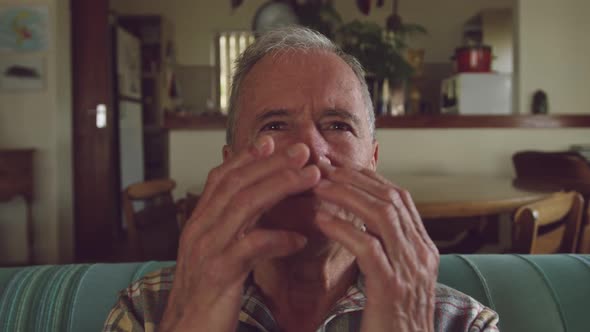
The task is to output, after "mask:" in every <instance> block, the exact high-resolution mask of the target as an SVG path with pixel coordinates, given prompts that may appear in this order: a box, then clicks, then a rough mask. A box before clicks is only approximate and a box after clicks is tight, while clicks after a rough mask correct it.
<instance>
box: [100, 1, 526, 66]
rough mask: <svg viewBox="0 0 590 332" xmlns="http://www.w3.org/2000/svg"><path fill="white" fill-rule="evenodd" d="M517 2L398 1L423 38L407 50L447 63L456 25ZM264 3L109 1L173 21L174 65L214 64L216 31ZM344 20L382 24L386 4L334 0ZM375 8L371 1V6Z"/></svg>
mask: <svg viewBox="0 0 590 332" xmlns="http://www.w3.org/2000/svg"><path fill="white" fill-rule="evenodd" d="M515 1H516V0H476V1H474V0H445V1H440V0H412V1H401V2H400V8H399V11H400V14H401V16H402V18H403V19H404V21H406V22H411V23H419V24H422V25H423V26H424V27H425V28H426V29H427V30H428V31H429V34H428V35H427V36H422V37H418V38H416V39H414V40H413V42H412V46H415V47H423V48H425V49H426V55H425V57H426V61H429V62H447V61H449V58H450V56H451V55H453V53H454V50H455V47H456V46H457V45H459V44H460V43H461V38H462V34H461V27H462V25H463V23H465V22H466V21H467V20H468V19H470V18H471V17H473V16H474V15H476V14H477V13H478V12H479V11H480V10H481V9H482V8H512V7H513V6H514V5H515ZM265 2H266V0H246V1H244V2H243V4H242V5H241V6H240V7H239V8H238V9H236V10H234V11H232V9H231V8H230V1H225V0H219V1H203V0H200V1H199V0H167V1H161V0H110V6H111V8H112V9H113V10H115V11H116V12H119V13H127V14H160V15H163V16H164V17H166V18H167V19H169V20H171V21H172V22H173V23H174V30H175V33H176V38H175V39H176V45H177V54H178V59H177V60H178V62H179V63H181V64H200V65H207V64H210V65H213V64H214V58H213V57H212V45H213V35H214V33H215V32H216V31H220V30H241V29H250V27H251V22H252V18H253V17H254V14H255V13H256V10H257V9H258V7H260V5H262V4H263V3H265ZM334 6H335V8H336V10H337V11H338V12H339V13H340V15H341V16H342V19H343V21H344V22H349V21H351V20H353V19H360V20H373V21H375V22H377V23H379V24H381V25H383V24H384V23H385V20H386V18H387V17H388V16H389V14H390V13H391V0H388V1H385V5H384V7H383V8H375V7H373V8H372V10H371V14H370V15H369V16H364V15H363V14H362V13H361V12H360V11H359V10H358V9H357V8H356V2H355V1H354V0H338V1H334ZM373 6H375V2H373Z"/></svg>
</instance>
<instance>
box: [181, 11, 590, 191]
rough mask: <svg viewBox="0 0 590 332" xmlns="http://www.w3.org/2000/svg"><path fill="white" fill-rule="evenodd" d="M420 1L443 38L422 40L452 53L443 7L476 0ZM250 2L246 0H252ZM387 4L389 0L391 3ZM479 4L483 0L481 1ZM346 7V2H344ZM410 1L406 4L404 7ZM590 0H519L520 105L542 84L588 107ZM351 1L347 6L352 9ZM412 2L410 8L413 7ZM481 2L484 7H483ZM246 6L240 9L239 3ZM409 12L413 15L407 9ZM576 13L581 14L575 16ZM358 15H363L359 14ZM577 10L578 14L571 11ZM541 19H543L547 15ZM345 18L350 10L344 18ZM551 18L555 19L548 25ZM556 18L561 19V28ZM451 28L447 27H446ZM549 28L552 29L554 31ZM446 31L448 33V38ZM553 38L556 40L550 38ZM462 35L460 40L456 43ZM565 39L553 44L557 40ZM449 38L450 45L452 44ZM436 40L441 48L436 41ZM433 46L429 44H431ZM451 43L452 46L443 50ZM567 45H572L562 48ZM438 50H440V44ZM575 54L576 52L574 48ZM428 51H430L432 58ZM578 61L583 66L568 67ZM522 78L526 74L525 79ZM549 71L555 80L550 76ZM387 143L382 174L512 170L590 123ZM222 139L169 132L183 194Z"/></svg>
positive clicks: (398, 137) (562, 102)
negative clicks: (516, 157)
mask: <svg viewBox="0 0 590 332" xmlns="http://www.w3.org/2000/svg"><path fill="white" fill-rule="evenodd" d="M425 1H426V0H421V1H404V2H401V6H402V7H401V8H400V9H401V13H402V15H403V16H404V18H406V17H407V20H408V21H416V22H419V23H423V24H425V25H427V28H428V29H429V30H430V31H431V37H432V36H433V35H432V34H433V32H437V33H438V32H439V31H446V32H444V33H441V37H440V38H438V37H437V38H432V39H430V40H421V41H419V42H421V43H422V42H423V43H425V44H424V45H427V44H428V43H431V45H432V46H431V47H432V51H430V52H429V51H428V49H427V54H428V53H430V57H431V58H430V60H428V61H438V59H445V57H447V56H448V54H449V52H452V48H453V47H454V46H453V47H452V45H454V44H453V43H449V40H452V39H453V38H455V37H451V35H452V36H459V35H460V32H459V31H460V30H459V29H460V25H459V22H461V23H462V22H463V21H464V20H462V19H461V20H457V25H456V27H455V28H454V29H456V30H454V31H453V30H452V29H451V30H445V28H443V27H442V25H443V24H444V22H445V20H449V18H448V16H445V15H444V13H446V12H445V10H451V11H455V12H459V13H462V14H461V15H464V16H465V17H467V18H468V17H470V16H471V15H472V14H475V13H476V12H477V8H473V7H470V6H475V5H474V3H475V1H459V0H454V1H444V2H443V1H429V3H430V4H432V5H433V6H436V8H435V9H431V8H433V7H431V8H429V10H424V9H423V8H424V3H425ZM246 3H248V2H246ZM388 3H389V2H388ZM478 3H479V2H478ZM509 3H510V1H508V2H502V3H501V2H496V1H486V6H488V5H489V6H490V7H493V6H498V7H505V6H506V5H507V4H509ZM337 4H338V6H339V7H338V9H339V11H340V12H341V13H343V16H345V15H344V13H352V14H350V16H349V18H350V17H353V16H354V15H353V14H354V10H353V9H354V7H353V5H354V3H353V1H350V4H349V2H348V1H338V2H337ZM340 6H342V7H340ZM404 6H407V7H404ZM589 6H590V2H586V1H585V0H568V1H560V2H557V1H551V0H541V1H539V0H520V3H519V5H518V7H517V8H516V9H517V10H516V15H515V18H516V19H517V22H518V23H517V27H518V33H519V34H518V35H517V38H516V39H517V40H516V44H517V45H518V48H517V49H516V50H515V51H516V53H517V54H518V56H519V60H520V63H521V64H520V66H516V68H515V70H517V71H518V70H520V71H521V73H520V76H518V77H517V78H516V82H518V83H517V88H518V89H519V90H520V91H522V94H521V98H520V99H519V100H518V102H517V103H518V105H520V107H521V108H522V109H523V110H526V109H528V103H529V99H530V96H531V93H532V91H533V90H534V89H536V88H537V87H539V86H540V87H543V88H544V89H546V90H547V92H548V93H549V99H550V103H551V112H553V113H559V112H561V113H575V112H574V110H576V112H579V113H581V112H583V111H585V112H586V113H590V108H588V107H587V105H590V102H589V100H588V98H590V93H588V92H587V91H582V89H587V88H586V86H587V81H588V78H590V68H589V66H590V62H589V61H588V60H587V59H590V46H589V45H587V44H586V43H583V42H582V41H583V40H585V38H582V37H583V36H582V34H583V33H584V32H585V31H590V29H588V24H589V23H587V21H583V20H582V15H583V13H588V12H589V10H588V9H589ZM346 8H348V9H346ZM410 8H412V9H410ZM478 8H482V7H478ZM240 10H241V9H240ZM406 13H407V14H406ZM574 13H576V14H575V15H574ZM419 14H420V15H429V20H428V21H425V22H421V21H420V20H418V19H416V18H415V16H412V15H419ZM355 15H356V16H360V15H361V14H358V13H357V14H355ZM572 15H573V16H572ZM385 16H387V14H386V13H377V11H374V12H373V15H372V16H371V18H374V19H376V20H377V21H378V22H381V21H383V19H384V17H385ZM541 18H545V20H542V19H541ZM344 19H345V20H347V16H345V17H344ZM548 22H551V24H548ZM556 24H559V25H560V26H559V27H558V28H556ZM446 29H448V28H446ZM548 31H550V32H548ZM444 36H446V37H444ZM549 41H551V42H549ZM458 42H459V41H457V43H458ZM554 42H555V43H557V44H558V45H559V47H558V48H553V46H552V45H553V43H554ZM450 45H451V46H450ZM435 46H437V47H438V48H437V47H435ZM429 47H430V46H429ZM445 47H446V48H447V49H446V50H445ZM564 47H568V48H564ZM434 49H439V50H440V51H434ZM563 49H572V50H574V51H573V52H571V53H568V54H567V55H562V56H564V57H566V58H567V59H568V60H570V61H571V62H570V63H560V62H558V61H557V59H560V56H559V55H560V54H563V53H564V52H563ZM573 53H575V54H573ZM428 57H429V56H427V59H428ZM573 66H576V68H578V69H579V71H575V70H572V69H570V68H571V67H573ZM519 77H520V78H519ZM549 78H551V79H549ZM378 139H379V141H380V143H381V149H380V152H381V157H380V161H379V169H380V170H381V171H382V172H384V173H392V172H406V173H461V174H466V173H469V174H488V175H503V176H512V174H513V173H512V165H511V159H510V158H511V156H512V154H513V153H514V152H515V151H518V150H523V149H545V150H563V149H568V148H569V146H570V145H571V144H575V143H588V142H589V140H590V128H586V129H440V130H439V129H436V130H435V129H412V130H400V129H382V130H379V131H378ZM223 143H224V136H223V132H222V131H192V132H191V131H172V133H171V140H170V144H171V149H170V162H171V176H172V177H173V178H174V179H176V180H177V181H178V183H179V186H178V188H177V191H176V195H177V196H181V195H183V194H184V193H185V192H186V189H187V188H188V187H190V186H192V185H194V186H197V187H200V186H202V185H203V183H204V181H205V179H206V175H207V173H208V171H209V169H210V168H211V167H213V166H214V165H217V164H218V163H219V162H221V152H220V149H221V146H222V145H223Z"/></svg>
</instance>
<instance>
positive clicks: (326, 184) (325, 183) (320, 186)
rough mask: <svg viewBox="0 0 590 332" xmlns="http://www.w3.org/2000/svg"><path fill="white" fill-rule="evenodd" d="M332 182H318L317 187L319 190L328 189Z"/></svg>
mask: <svg viewBox="0 0 590 332" xmlns="http://www.w3.org/2000/svg"><path fill="white" fill-rule="evenodd" d="M330 185H331V184H330V181H327V180H320V182H318V185H317V187H318V188H328V187H329V186H330Z"/></svg>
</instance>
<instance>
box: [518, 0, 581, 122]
mask: <svg viewBox="0 0 590 332" xmlns="http://www.w3.org/2000/svg"><path fill="white" fill-rule="evenodd" d="M518 11H519V13H520V19H519V27H518V29H519V35H520V38H519V42H520V47H519V57H520V61H518V63H519V67H520V69H519V71H520V74H519V75H520V79H519V81H518V83H519V93H520V109H521V112H522V110H529V109H530V101H531V98H532V95H533V93H534V91H536V90H537V89H543V90H545V92H546V93H547V95H548V97H549V107H550V110H549V112H550V113H578V114H579V113H586V114H588V113H590V93H588V81H589V78H590V60H589V59H590V43H588V32H589V31H590V20H588V13H590V1H587V0H567V1H555V0H520V1H519V8H518Z"/></svg>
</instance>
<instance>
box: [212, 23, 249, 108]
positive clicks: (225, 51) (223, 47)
mask: <svg viewBox="0 0 590 332" xmlns="http://www.w3.org/2000/svg"><path fill="white" fill-rule="evenodd" d="M253 42H254V33H252V32H251V31H227V32H221V33H219V34H218V35H217V40H216V43H215V48H216V50H217V52H216V53H217V68H218V73H219V100H218V101H219V108H220V110H221V113H223V114H227V110H228V106H229V94H230V91H231V79H232V76H233V74H234V71H235V68H234V63H235V61H236V59H237V58H238V56H239V55H240V54H242V52H243V51H244V50H245V49H246V47H248V46H249V45H250V44H252V43H253Z"/></svg>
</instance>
